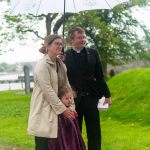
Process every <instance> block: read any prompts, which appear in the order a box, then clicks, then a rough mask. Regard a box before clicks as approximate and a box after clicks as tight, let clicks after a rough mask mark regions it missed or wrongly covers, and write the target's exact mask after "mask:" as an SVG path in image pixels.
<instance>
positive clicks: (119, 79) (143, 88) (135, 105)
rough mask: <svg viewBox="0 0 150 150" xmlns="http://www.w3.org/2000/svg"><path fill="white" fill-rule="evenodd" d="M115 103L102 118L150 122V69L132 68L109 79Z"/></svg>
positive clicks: (147, 123) (146, 123) (143, 123)
mask: <svg viewBox="0 0 150 150" xmlns="http://www.w3.org/2000/svg"><path fill="white" fill-rule="evenodd" d="M108 86H109V87H110V90H111V93H112V101H113V105H112V106H111V107H110V109H109V110H108V112H107V113H102V116H103V117H102V118H105V119H106V118H109V119H111V118H112V119H115V120H118V121H121V122H127V123H128V122H132V123H140V124H141V125H149V124H150V117H149V116H150V111H149V109H150V69H132V70H128V71H125V72H123V73H121V74H118V75H116V76H114V77H113V78H112V79H110V80H109V81H108Z"/></svg>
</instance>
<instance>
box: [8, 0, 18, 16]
mask: <svg viewBox="0 0 150 150" xmlns="http://www.w3.org/2000/svg"><path fill="white" fill-rule="evenodd" d="M20 1H21V0H18V1H17V3H16V4H15V5H14V7H13V8H12V11H11V12H10V14H11V13H12V12H13V11H14V10H15V9H16V7H17V5H18V4H19V2H20Z"/></svg>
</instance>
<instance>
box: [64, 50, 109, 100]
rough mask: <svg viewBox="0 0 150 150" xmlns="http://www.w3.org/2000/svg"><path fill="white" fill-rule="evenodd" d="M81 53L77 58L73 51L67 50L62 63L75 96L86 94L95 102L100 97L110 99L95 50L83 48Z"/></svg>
mask: <svg viewBox="0 0 150 150" xmlns="http://www.w3.org/2000/svg"><path fill="white" fill-rule="evenodd" d="M81 51H82V56H81V57H78V56H76V55H78V54H77V53H76V52H75V51H74V50H72V49H70V50H67V51H66V52H65V61H64V63H65V64H66V67H67V75H68V79H69V82H70V84H71V86H72V87H73V88H74V89H75V91H76V92H77V96H78V97H80V95H81V94H82V93H83V92H87V93H89V94H90V95H93V96H94V97H97V100H98V99H99V98H101V97H102V96H105V97H106V98H108V97H110V91H109V88H108V86H107V84H106V81H105V79H104V75H103V71H102V65H101V62H100V58H99V54H98V52H97V50H95V49H91V48H84V49H83V50H81ZM80 53H81V52H80Z"/></svg>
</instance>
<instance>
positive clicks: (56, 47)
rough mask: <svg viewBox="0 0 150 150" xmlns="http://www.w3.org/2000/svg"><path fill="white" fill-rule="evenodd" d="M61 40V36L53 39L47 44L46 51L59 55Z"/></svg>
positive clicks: (61, 46)
mask: <svg viewBox="0 0 150 150" xmlns="http://www.w3.org/2000/svg"><path fill="white" fill-rule="evenodd" d="M62 48H63V41H62V39H61V38H57V39H55V40H54V41H53V42H52V43H51V44H50V45H48V46H47V50H48V53H51V54H52V55H55V56H57V55H60V54H61V53H62Z"/></svg>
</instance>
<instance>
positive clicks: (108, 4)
mask: <svg viewBox="0 0 150 150" xmlns="http://www.w3.org/2000/svg"><path fill="white" fill-rule="evenodd" d="M105 2H106V3H107V5H108V6H109V8H110V9H112V7H111V6H110V5H109V3H108V1H107V0H105Z"/></svg>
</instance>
